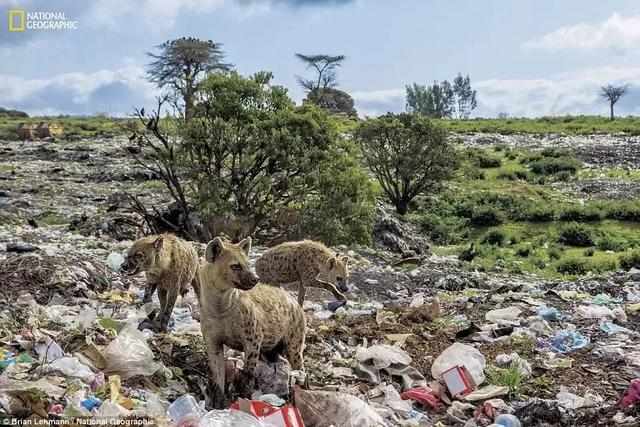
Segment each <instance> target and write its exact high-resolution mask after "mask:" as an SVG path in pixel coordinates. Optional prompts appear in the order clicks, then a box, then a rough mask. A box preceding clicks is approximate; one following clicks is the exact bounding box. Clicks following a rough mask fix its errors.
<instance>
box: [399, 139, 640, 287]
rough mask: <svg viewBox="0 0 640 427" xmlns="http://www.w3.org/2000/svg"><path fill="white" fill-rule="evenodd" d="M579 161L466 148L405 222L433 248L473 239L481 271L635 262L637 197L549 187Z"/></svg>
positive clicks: (552, 272) (451, 250)
mask: <svg viewBox="0 0 640 427" xmlns="http://www.w3.org/2000/svg"><path fill="white" fill-rule="evenodd" d="M580 166H581V165H580V161H579V160H578V159H576V158H574V157H572V156H571V155H570V154H569V153H568V152H567V151H564V150H561V149H546V150H543V151H541V152H531V151H528V150H510V149H505V148H502V147H495V148H493V149H479V148H468V149H466V150H464V161H463V166H462V168H461V170H460V172H459V174H458V176H457V177H456V179H454V180H452V181H450V182H448V183H447V184H446V188H445V190H444V192H443V193H442V194H440V195H439V196H437V197H421V198H419V199H418V200H417V201H416V202H415V205H414V209H415V210H414V213H412V214H409V215H406V217H405V219H406V220H408V221H411V222H413V223H416V224H419V225H420V226H421V227H422V229H423V230H424V232H425V233H427V234H428V235H429V236H430V237H431V239H432V240H433V241H434V243H435V244H436V247H434V251H435V252H436V253H440V254H455V255H457V254H459V253H460V251H462V250H463V249H465V248H468V247H469V243H470V242H475V244H476V251H477V253H478V255H477V257H476V259H475V260H474V264H475V265H476V266H481V267H484V268H486V269H488V270H497V271H507V272H511V273H520V272H531V273H535V274H538V275H541V276H544V277H548V278H559V277H571V276H580V275H584V274H587V273H589V272H592V273H594V274H599V273H605V272H608V271H614V270H616V269H618V268H620V267H623V266H624V267H628V266H629V265H632V266H636V262H637V263H638V265H637V266H638V267H640V261H638V260H640V251H639V249H640V202H639V201H627V202H622V201H621V202H614V201H595V200H594V201H589V200H587V201H585V200H578V199H571V198H570V197H568V196H567V195H566V194H562V193H560V192H559V191H557V190H554V189H552V188H551V187H550V186H549V185H548V184H549V183H551V182H554V181H565V180H571V179H574V178H575V177H576V176H579V175H581V174H582V173H583V171H581V170H580ZM584 172H586V171H584ZM611 173H612V174H613V175H616V170H611ZM606 175H607V174H606V171H605V176H606Z"/></svg>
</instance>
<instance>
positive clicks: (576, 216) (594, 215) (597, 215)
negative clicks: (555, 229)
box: [558, 206, 602, 222]
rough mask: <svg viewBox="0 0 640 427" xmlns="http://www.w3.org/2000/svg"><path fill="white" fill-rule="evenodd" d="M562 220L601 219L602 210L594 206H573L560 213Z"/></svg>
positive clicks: (559, 216) (585, 220) (583, 220)
mask: <svg viewBox="0 0 640 427" xmlns="http://www.w3.org/2000/svg"><path fill="white" fill-rule="evenodd" d="M558 219H559V220H560V221H578V222H588V221H600V220H601V219H602V212H601V211H600V209H598V208H596V207H593V206H572V207H569V208H567V209H565V210H564V211H562V212H560V215H558Z"/></svg>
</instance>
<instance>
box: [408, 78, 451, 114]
mask: <svg viewBox="0 0 640 427" xmlns="http://www.w3.org/2000/svg"><path fill="white" fill-rule="evenodd" d="M406 90H407V98H406V103H407V105H406V108H407V112H409V113H417V114H420V115H423V116H427V117H433V118H436V119H443V118H449V117H452V115H453V112H454V111H455V94H454V92H453V88H452V87H451V83H449V82H448V81H446V80H444V81H443V82H441V83H440V82H437V81H434V82H433V85H431V86H425V85H419V84H417V83H413V84H412V85H407V86H406Z"/></svg>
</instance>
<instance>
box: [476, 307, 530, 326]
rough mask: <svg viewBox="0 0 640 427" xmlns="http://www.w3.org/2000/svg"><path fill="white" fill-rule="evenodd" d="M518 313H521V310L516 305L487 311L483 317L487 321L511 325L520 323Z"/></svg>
mask: <svg viewBox="0 0 640 427" xmlns="http://www.w3.org/2000/svg"><path fill="white" fill-rule="evenodd" d="M520 313H522V310H520V309H519V308H518V307H507V308H501V309H498V310H491V311H487V313H486V314H485V315H484V318H485V319H487V321H489V322H492V323H497V324H498V325H504V326H512V325H519V324H520V321H519V320H518V316H520Z"/></svg>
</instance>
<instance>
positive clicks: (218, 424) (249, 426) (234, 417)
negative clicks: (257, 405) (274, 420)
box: [200, 409, 271, 427]
mask: <svg viewBox="0 0 640 427" xmlns="http://www.w3.org/2000/svg"><path fill="white" fill-rule="evenodd" d="M267 426H269V427H271V424H266V423H264V422H263V421H261V420H258V419H257V418H256V417H254V416H251V415H249V414H246V413H244V412H241V411H236V410H233V409H223V410H215V409H214V410H213V411H209V412H208V413H207V414H206V415H205V416H204V417H203V418H202V420H201V421H200V427H267Z"/></svg>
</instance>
